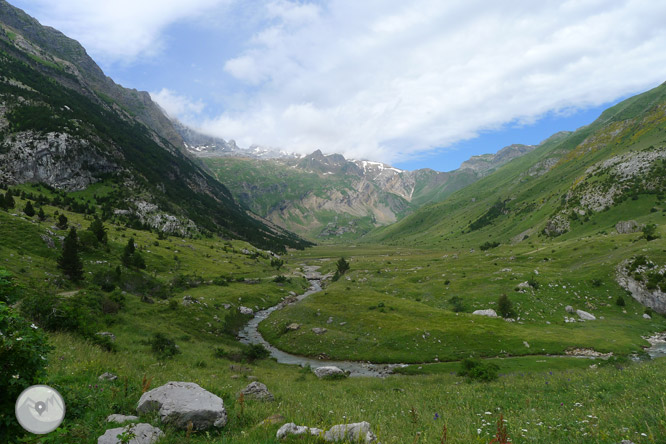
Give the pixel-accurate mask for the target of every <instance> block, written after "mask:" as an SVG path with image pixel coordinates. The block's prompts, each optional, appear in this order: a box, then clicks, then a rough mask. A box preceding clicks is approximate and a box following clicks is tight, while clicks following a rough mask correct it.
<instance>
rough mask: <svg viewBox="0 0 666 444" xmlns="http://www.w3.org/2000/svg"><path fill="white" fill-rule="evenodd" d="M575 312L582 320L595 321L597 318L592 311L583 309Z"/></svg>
mask: <svg viewBox="0 0 666 444" xmlns="http://www.w3.org/2000/svg"><path fill="white" fill-rule="evenodd" d="M576 314H577V315H578V317H579V318H581V319H582V320H584V321H595V320H596V319H597V318H596V317H595V316H594V315H593V314H592V313H588V312H586V311H583V310H576Z"/></svg>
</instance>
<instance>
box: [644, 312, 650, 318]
mask: <svg viewBox="0 0 666 444" xmlns="http://www.w3.org/2000/svg"><path fill="white" fill-rule="evenodd" d="M643 319H652V316H650V315H649V314H647V313H643Z"/></svg>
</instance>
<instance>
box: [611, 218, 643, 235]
mask: <svg viewBox="0 0 666 444" xmlns="http://www.w3.org/2000/svg"><path fill="white" fill-rule="evenodd" d="M642 228H643V226H642V225H641V224H639V223H638V222H636V221H635V220H621V221H620V222H618V223H617V224H615V230H616V231H617V232H618V233H619V234H629V233H635V232H637V231H641V229H642Z"/></svg>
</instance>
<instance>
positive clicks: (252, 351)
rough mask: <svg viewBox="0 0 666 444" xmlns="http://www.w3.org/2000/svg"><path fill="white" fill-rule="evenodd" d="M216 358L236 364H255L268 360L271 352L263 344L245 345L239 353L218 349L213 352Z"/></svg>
mask: <svg viewBox="0 0 666 444" xmlns="http://www.w3.org/2000/svg"><path fill="white" fill-rule="evenodd" d="M213 355H214V356H215V357H216V358H220V359H228V360H229V361H234V362H254V361H257V360H259V359H266V358H268V357H269V356H270V352H269V351H268V350H266V348H265V347H264V346H263V345H261V344H252V345H243V346H242V348H241V349H240V350H239V351H234V352H230V351H227V350H225V349H224V348H222V347H217V348H216V349H215V351H214V352H213Z"/></svg>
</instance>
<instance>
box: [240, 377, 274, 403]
mask: <svg viewBox="0 0 666 444" xmlns="http://www.w3.org/2000/svg"><path fill="white" fill-rule="evenodd" d="M240 392H241V393H242V394H243V396H244V397H245V399H256V400H259V401H273V399H275V398H274V397H273V394H272V393H271V392H269V391H268V387H266V385H265V384H262V383H261V382H252V383H250V384H248V386H247V387H245V388H244V389H243V390H241V391H240Z"/></svg>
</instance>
